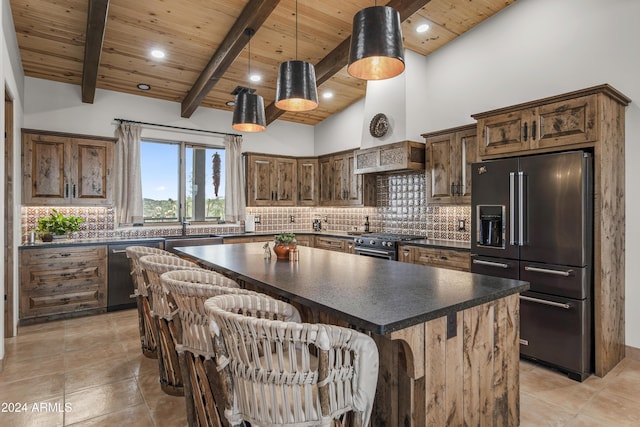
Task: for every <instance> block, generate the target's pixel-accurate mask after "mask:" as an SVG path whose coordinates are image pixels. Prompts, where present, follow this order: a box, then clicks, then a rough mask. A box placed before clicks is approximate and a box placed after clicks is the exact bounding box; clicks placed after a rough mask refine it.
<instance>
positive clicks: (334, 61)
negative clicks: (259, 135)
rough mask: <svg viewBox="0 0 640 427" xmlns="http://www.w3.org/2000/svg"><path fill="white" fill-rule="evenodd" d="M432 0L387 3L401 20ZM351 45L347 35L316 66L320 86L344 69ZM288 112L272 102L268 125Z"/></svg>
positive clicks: (266, 116)
mask: <svg viewBox="0 0 640 427" xmlns="http://www.w3.org/2000/svg"><path fill="white" fill-rule="evenodd" d="M429 1H430V0H391V1H390V2H389V3H387V6H390V7H392V8H394V9H395V10H397V11H398V13H399V14H400V22H404V21H406V20H407V19H408V18H409V17H410V16H411V15H413V14H414V13H416V12H417V11H419V10H420V9H422V8H423V7H424V5H426V4H427V3H429ZM350 47H351V36H349V37H347V38H346V39H345V40H344V41H343V42H342V43H340V44H339V45H338V46H337V47H336V48H335V49H333V50H332V51H331V52H329V53H328V54H327V56H325V57H324V58H322V59H321V60H320V62H318V63H317V64H316V66H315V69H316V84H317V85H318V86H320V85H321V84H322V83H324V82H326V81H327V80H329V79H330V78H331V77H333V76H334V75H335V74H336V73H337V72H338V71H340V70H342V68H344V67H345V66H346V65H347V63H348V62H349V49H350ZM284 113H286V111H284V110H281V109H279V108H278V107H276V105H275V102H272V103H271V104H269V105H268V106H267V107H266V108H265V118H266V120H267V125H269V124H271V123H272V122H273V121H274V120H276V119H277V118H278V117H280V116H281V115H283V114H284Z"/></svg>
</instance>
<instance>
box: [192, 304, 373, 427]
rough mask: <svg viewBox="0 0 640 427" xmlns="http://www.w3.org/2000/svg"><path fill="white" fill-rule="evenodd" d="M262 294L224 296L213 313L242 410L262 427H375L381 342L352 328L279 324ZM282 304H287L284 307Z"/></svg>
mask: <svg viewBox="0 0 640 427" xmlns="http://www.w3.org/2000/svg"><path fill="white" fill-rule="evenodd" d="M273 301H274V300H272V299H269V298H268V297H264V296H261V295H220V296H217V297H213V298H210V299H208V300H207V301H206V303H205V309H206V310H207V312H208V313H209V315H210V320H211V325H210V326H211V332H212V335H213V336H214V339H216V338H217V337H218V336H220V335H222V337H223V340H224V344H225V346H226V351H227V354H228V359H227V360H225V359H223V358H221V357H220V358H218V369H221V368H223V367H225V366H226V365H227V364H228V366H229V368H230V371H231V376H232V379H233V387H234V392H235V396H236V399H237V405H238V411H239V414H240V416H241V417H242V419H243V420H244V421H248V422H250V423H251V425H255V426H305V427H307V426H330V425H331V424H332V422H334V420H339V421H340V423H343V425H344V423H346V424H349V425H353V426H358V427H364V426H366V425H367V424H368V423H369V419H370V417H371V409H372V405H373V399H374V397H375V392H376V384H377V381H378V349H377V347H376V345H375V342H374V341H373V339H372V338H371V337H369V336H367V335H365V334H362V333H360V332H358V331H355V330H353V329H349V328H343V327H340V326H333V325H325V324H320V323H318V324H309V323H294V322H283V321H277V320H272V318H273V317H277V316H274V315H273V313H274V311H272V308H275V312H277V311H278V310H279V307H278V305H274V303H273ZM278 303H279V301H278Z"/></svg>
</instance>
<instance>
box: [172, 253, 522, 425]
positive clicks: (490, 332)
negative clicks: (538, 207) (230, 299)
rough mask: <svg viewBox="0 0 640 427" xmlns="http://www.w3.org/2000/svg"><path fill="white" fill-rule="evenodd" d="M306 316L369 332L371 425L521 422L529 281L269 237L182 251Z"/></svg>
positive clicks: (503, 423)
mask: <svg viewBox="0 0 640 427" xmlns="http://www.w3.org/2000/svg"><path fill="white" fill-rule="evenodd" d="M177 251H178V252H179V253H180V254H181V255H183V256H186V257H188V258H191V259H193V260H195V261H198V262H200V263H201V264H203V265H205V266H207V267H210V268H212V269H214V270H216V271H219V272H222V273H224V274H226V275H229V276H232V277H234V278H236V279H238V280H240V281H242V282H244V283H245V285H246V286H247V287H248V288H252V289H257V290H259V291H262V292H265V293H267V294H270V295H274V296H277V297H279V298H281V299H285V300H287V301H290V302H291V303H293V304H295V305H296V306H297V307H299V308H301V314H302V315H303V318H304V319H305V320H306V321H309V322H325V323H335V324H340V325H348V326H351V327H353V328H357V329H359V330H362V331H365V332H368V333H370V334H371V335H372V336H373V338H374V339H375V341H376V344H377V346H378V351H379V354H380V371H379V376H378V388H377V391H376V401H375V405H374V410H373V414H372V418H371V420H372V421H371V422H372V425H373V426H376V427H379V426H425V425H463V424H465V425H485V424H491V425H505V426H507V425H509V426H515V425H518V424H519V412H520V411H519V400H520V399H519V392H520V391H519V373H518V360H519V302H518V294H519V293H520V292H523V291H525V290H527V289H528V288H529V285H528V283H527V282H522V281H518V280H508V279H500V278H495V277H490V276H483V275H477V274H470V273H465V272H459V271H453V270H445V269H439V268H431V267H425V266H419V265H412V264H406V263H400V262H396V261H389V260H381V259H374V258H369V257H363V256H357V255H351V254H343V253H336V252H332V251H326V250H322V249H314V248H308V247H299V248H298V251H299V260H298V261H296V262H289V261H277V260H276V259H275V257H272V258H271V259H264V258H263V252H264V251H263V249H262V243H248V244H230V245H217V246H197V247H184V248H178V249H177Z"/></svg>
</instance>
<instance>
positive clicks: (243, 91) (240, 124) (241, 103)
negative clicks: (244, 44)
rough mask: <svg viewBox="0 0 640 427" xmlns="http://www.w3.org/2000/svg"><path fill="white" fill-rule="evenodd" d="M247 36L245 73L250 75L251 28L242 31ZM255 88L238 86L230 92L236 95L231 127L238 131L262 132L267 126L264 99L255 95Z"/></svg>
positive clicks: (253, 32)
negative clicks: (247, 47) (247, 48)
mask: <svg viewBox="0 0 640 427" xmlns="http://www.w3.org/2000/svg"><path fill="white" fill-rule="evenodd" d="M244 33H245V35H246V36H247V37H249V53H248V61H247V73H248V74H247V75H248V76H250V75H251V37H253V35H254V34H255V31H254V30H253V29H252V28H247V29H246V30H245V31H244ZM253 92H255V89H251V88H248V87H243V86H238V87H236V88H235V90H234V91H233V92H232V94H233V95H235V96H236V100H235V106H234V107H233V120H232V121H231V127H232V128H233V129H235V130H237V131H240V132H262V131H263V130H265V129H266V128H267V120H266V118H265V114H264V99H262V97H261V96H260V95H256V94H254V93H253Z"/></svg>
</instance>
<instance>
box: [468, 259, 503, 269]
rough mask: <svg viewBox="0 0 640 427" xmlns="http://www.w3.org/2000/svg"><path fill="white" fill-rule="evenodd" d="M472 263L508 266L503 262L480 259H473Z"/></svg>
mask: <svg viewBox="0 0 640 427" xmlns="http://www.w3.org/2000/svg"><path fill="white" fill-rule="evenodd" d="M473 263H474V264H480V265H488V266H489V267H500V268H509V265H507V264H505V263H503V262H491V261H483V260H481V259H474V260H473Z"/></svg>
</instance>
